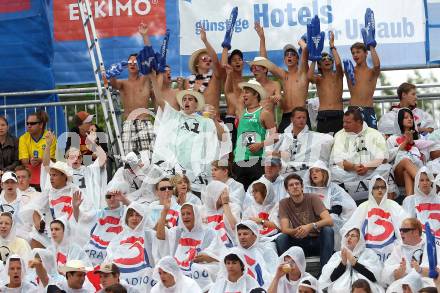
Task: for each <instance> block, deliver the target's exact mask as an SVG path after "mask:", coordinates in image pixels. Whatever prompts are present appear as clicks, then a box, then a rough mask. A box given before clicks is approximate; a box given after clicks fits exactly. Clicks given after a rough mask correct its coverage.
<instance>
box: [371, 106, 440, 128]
mask: <svg viewBox="0 0 440 293" xmlns="http://www.w3.org/2000/svg"><path fill="white" fill-rule="evenodd" d="M400 109H402V108H400V106H398V107H395V108H393V109H391V111H389V112H387V113H385V114H384V115H383V116H382V118H380V120H379V123H378V124H377V127H378V130H379V131H380V132H381V133H383V134H397V135H399V134H400V128H399V127H397V128H396V124H395V123H394V122H395V121H396V117H397V113H398V112H399V110H400ZM411 111H412V113H413V115H414V122H415V124H416V126H417V127H418V128H434V129H437V124H436V123H435V121H434V119H433V118H432V116H431V114H429V113H428V112H425V111H423V110H422V109H420V108H414V109H412V110H411Z"/></svg>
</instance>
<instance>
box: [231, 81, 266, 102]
mask: <svg viewBox="0 0 440 293" xmlns="http://www.w3.org/2000/svg"><path fill="white" fill-rule="evenodd" d="M238 86H239V87H240V88H241V89H243V88H245V87H248V88H251V89H253V90H255V91H256V92H257V93H258V94H259V95H260V101H261V100H264V99H265V98H266V97H267V93H266V90H265V89H264V87H262V86H261V84H260V83H259V82H258V81H257V80H256V79H254V78H253V79H250V80H249V81H247V82H240V83H239V84H238Z"/></svg>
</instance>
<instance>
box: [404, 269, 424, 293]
mask: <svg viewBox="0 0 440 293" xmlns="http://www.w3.org/2000/svg"><path fill="white" fill-rule="evenodd" d="M400 283H401V286H402V292H403V293H413V292H420V291H419V290H420V289H422V287H423V283H422V280H421V278H420V275H419V274H418V273H417V272H415V271H412V272H410V273H409V274H408V275H406V276H405V277H404V278H403V279H402V280H401V282H400Z"/></svg>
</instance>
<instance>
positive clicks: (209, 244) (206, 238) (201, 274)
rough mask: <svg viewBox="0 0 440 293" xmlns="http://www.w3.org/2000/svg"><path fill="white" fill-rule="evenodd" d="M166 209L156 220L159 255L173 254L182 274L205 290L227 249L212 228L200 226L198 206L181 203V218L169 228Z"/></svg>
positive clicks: (200, 219) (166, 207)
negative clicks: (166, 223)
mask: <svg viewBox="0 0 440 293" xmlns="http://www.w3.org/2000/svg"><path fill="white" fill-rule="evenodd" d="M168 208H169V205H166V206H165V207H164V210H163V211H162V215H161V218H160V220H159V221H158V223H157V232H156V237H157V239H158V241H157V245H158V250H159V254H160V255H161V256H166V255H171V256H173V257H174V258H175V259H176V262H177V264H178V265H179V267H180V269H181V270H182V271H183V273H184V274H185V275H187V276H191V277H192V278H193V279H195V280H196V282H197V283H198V284H199V286H200V287H201V288H202V289H203V290H204V291H206V290H207V289H209V287H210V286H211V285H212V280H213V279H214V278H215V273H216V272H217V271H218V269H219V261H220V260H221V255H223V253H224V251H225V249H226V248H225V247H224V245H223V244H222V242H221V240H220V238H219V237H218V235H217V233H216V232H215V231H214V230H212V229H210V228H208V227H204V226H203V223H202V218H201V216H200V211H199V207H198V206H195V205H193V204H190V203H185V204H183V206H182V207H181V210H180V214H181V221H179V223H178V225H177V226H176V227H173V228H171V229H167V228H165V216H166V213H167V212H166V210H167V209H168Z"/></svg>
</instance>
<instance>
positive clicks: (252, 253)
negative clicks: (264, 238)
mask: <svg viewBox="0 0 440 293" xmlns="http://www.w3.org/2000/svg"><path fill="white" fill-rule="evenodd" d="M236 239H237V240H238V244H237V249H238V250H239V251H240V252H241V253H242V254H243V255H244V258H245V260H246V262H245V265H246V266H248V267H249V269H248V272H249V274H251V275H252V276H253V277H254V278H255V280H257V283H258V285H260V286H261V287H263V288H265V289H267V288H268V287H269V284H270V281H271V280H272V278H273V276H274V275H275V270H276V259H277V255H276V252H275V250H274V248H273V247H272V246H271V245H268V244H269V243H268V242H266V243H262V242H260V235H259V233H258V225H257V224H256V223H255V222H253V221H251V220H244V221H242V222H240V223H239V224H237V227H236Z"/></svg>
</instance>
